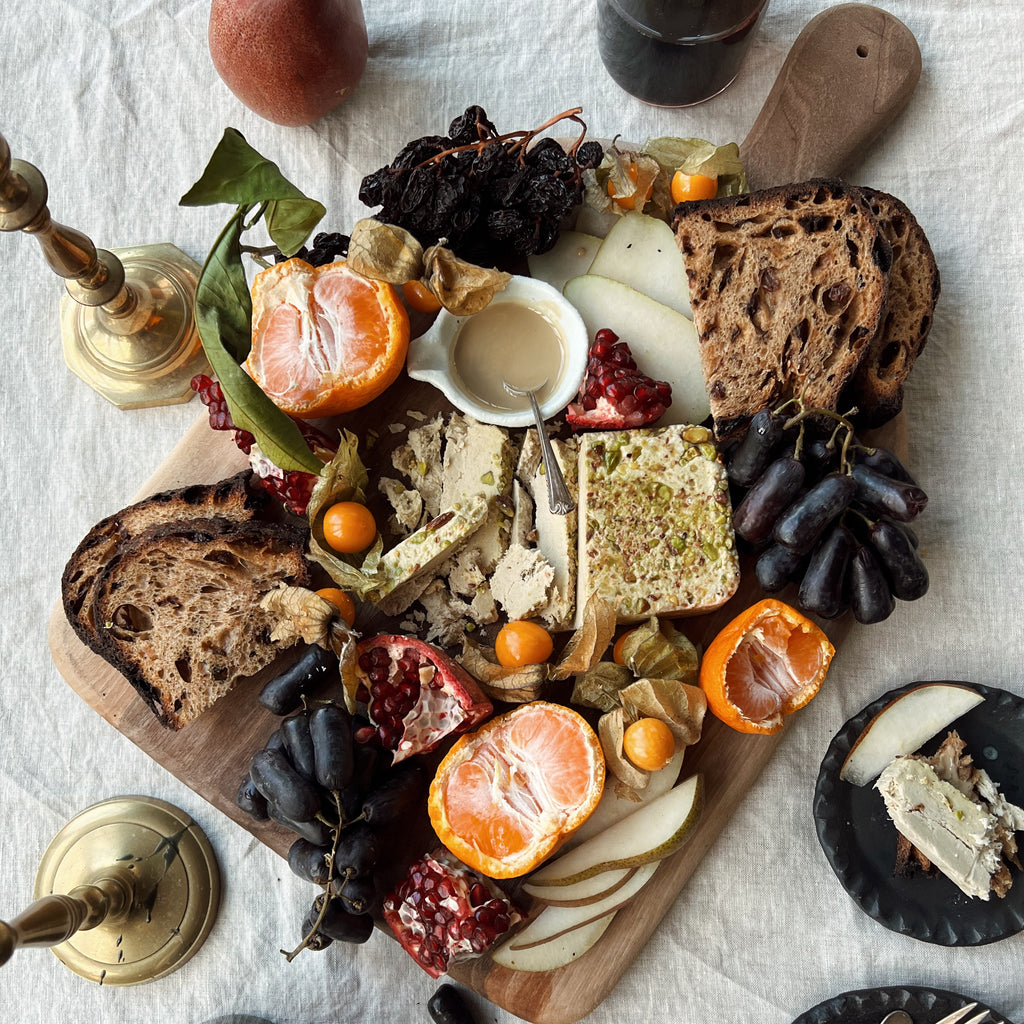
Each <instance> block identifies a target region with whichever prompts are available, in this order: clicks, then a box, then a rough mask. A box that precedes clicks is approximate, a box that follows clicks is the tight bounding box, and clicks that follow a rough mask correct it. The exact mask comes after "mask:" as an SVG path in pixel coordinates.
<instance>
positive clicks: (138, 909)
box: [0, 796, 220, 985]
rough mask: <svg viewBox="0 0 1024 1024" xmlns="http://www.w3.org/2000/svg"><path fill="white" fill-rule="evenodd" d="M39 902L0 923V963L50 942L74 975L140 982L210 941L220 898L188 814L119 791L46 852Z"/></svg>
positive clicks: (203, 841)
mask: <svg viewBox="0 0 1024 1024" xmlns="http://www.w3.org/2000/svg"><path fill="white" fill-rule="evenodd" d="M34 895H35V897H36V902H35V903H33V904H32V905H31V906H30V907H29V908H28V909H27V910H25V911H24V912H23V913H21V914H19V915H18V916H17V917H16V918H15V919H14V920H13V921H11V922H10V923H9V924H8V923H6V922H4V921H0V964H3V963H6V962H7V960H8V959H10V957H11V955H12V954H13V952H14V950H15V949H18V948H19V947H21V946H51V947H52V948H53V951H54V953H55V954H56V955H57V957H58V959H59V960H61V962H62V963H64V964H65V965H66V966H67V967H69V968H71V970H73V971H74V972H75V973H76V974H80V975H81V976H82V977H84V978H88V979H89V980H90V981H95V982H98V983H100V984H103V985H137V984H141V983H142V982H145V981H154V980H155V979H157V978H162V977H164V976H165V975H167V974H170V973H171V972H172V971H174V970H177V968H179V967H180V966H181V965H182V964H183V963H185V961H186V960H188V959H189V958H190V957H191V956H192V955H193V954H194V953H195V952H196V950H198V949H199V947H200V946H201V945H202V944H203V942H204V941H205V940H206V936H207V935H208V934H209V932H210V929H211V928H212V927H213V921H214V918H215V917H216V914H217V908H218V905H219V903H220V872H219V870H218V867H217V861H216V859H215V857H214V854H213V849H212V848H211V846H210V843H209V840H208V839H207V838H206V835H205V834H204V833H203V832H202V830H201V829H200V828H199V826H198V825H197V824H196V823H195V822H194V821H193V820H192V819H191V818H190V817H189V816H188V815H187V814H185V812H184V811H182V810H179V809H178V808H177V807H174V806H172V805H171V804H168V803H165V802H164V801H162V800H156V799H153V798H152V797H141V796H135V797H118V798H116V799H113V800H107V801H104V802H103V803H100V804H96V805H95V806H93V807H90V808H89V809H88V810H85V811H83V812H82V813H81V814H79V815H78V816H77V817H75V818H73V819H72V820H71V821H69V822H68V824H67V825H65V826H64V828H63V829H61V831H60V832H59V833H58V834H57V836H56V837H55V838H54V840H53V842H52V843H51V844H50V846H49V847H48V848H47V850H46V852H45V853H44V854H43V859H42V862H41V864H40V866H39V873H38V874H37V875H36V884H35V893H34Z"/></svg>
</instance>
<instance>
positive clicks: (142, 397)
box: [60, 243, 209, 409]
mask: <svg viewBox="0 0 1024 1024" xmlns="http://www.w3.org/2000/svg"><path fill="white" fill-rule="evenodd" d="M99 253H100V255H101V256H106V255H112V256H114V257H115V258H116V259H117V260H118V261H119V262H120V263H121V265H122V266H123V268H124V275H125V284H124V288H123V290H122V294H121V297H120V298H116V299H115V300H114V301H113V302H111V303H108V304H105V305H101V306H90V305H83V304H82V302H81V300H80V299H79V298H76V297H74V295H73V294H72V293H71V289H70V288H69V289H68V292H69V293H68V294H67V295H65V296H64V297H63V298H62V299H61V304H60V323H61V338H62V342H63V346H64V362H65V363H67V366H68V369H70V370H71V371H72V372H73V373H74V374H76V375H77V376H78V377H80V378H81V379H82V380H84V381H85V383H86V384H88V385H89V387H91V388H92V389H93V390H94V391H96V392H98V393H99V394H101V395H102V396H103V397H104V398H106V399H107V401H109V402H112V403H113V404H114V405H116V406H117V407H118V408H120V409H143V408H148V407H150V406H156V405H173V404H175V403H179V402H187V401H188V400H189V399H190V398H191V397H192V394H193V392H192V389H191V387H189V381H191V379H192V377H193V376H194V375H195V374H196V373H200V372H203V371H206V372H208V367H209V364H208V363H207V361H206V356H205V354H204V353H203V348H202V343H201V342H200V340H199V332H198V331H197V330H196V327H195V322H194V320H193V301H194V297H195V292H196V282H197V281H198V280H199V270H200V266H199V264H198V263H197V262H196V261H195V260H193V259H192V258H191V257H190V256H187V255H186V254H185V253H183V252H182V251H181V250H180V249H179V248H178V247H177V246H175V245H171V244H170V243H163V244H158V245H140V246H136V247H134V248H130V249H114V250H113V252H112V253H110V254H107V253H105V252H104V251H103V250H99Z"/></svg>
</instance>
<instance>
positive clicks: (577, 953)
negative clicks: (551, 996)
mask: <svg viewBox="0 0 1024 1024" xmlns="http://www.w3.org/2000/svg"><path fill="white" fill-rule="evenodd" d="M546 912H547V910H544V911H541V913H540V915H539V916H538V918H537V920H540V918H541V917H543V916H544V914H545V913H546ZM614 916H615V911H614V910H613V911H612V912H611V913H609V914H605V915H603V916H602V917H596V918H591V919H589V920H587V921H584V922H583V923H582V924H579V925H577V926H576V927H575V928H570V929H569V930H568V931H563V932H561V933H560V934H558V935H553V936H552V937H551V938H548V939H545V940H544V941H542V942H540V943H539V944H538V945H535V946H529V947H527V948H526V949H512V948H511V946H510V945H509V942H506V943H504V944H503V945H501V946H498V947H497V948H496V949H493V950H491V959H492V960H493V961H494V962H495V963H496V964H500V965H501V966H502V967H508V968H509V969H510V970H513V971H553V970H555V969H557V968H559V967H565V966H566V965H567V964H571V963H572V962H573V961H574V960H578V959H579V958H580V957H581V956H583V954H584V953H586V951H587V950H588V949H590V947H591V946H593V945H594V943H595V942H597V940H598V939H599V938H601V936H602V935H604V933H605V932H606V931H607V930H608V925H610V924H611V923H612V918H613V917H614ZM545 923H546V922H545ZM531 927H532V924H531V925H527V926H526V928H525V929H524V930H523V931H522V932H519V933H518V934H519V935H523V934H525V933H526V932H528V931H529V929H530V928H531ZM509 941H511V940H509Z"/></svg>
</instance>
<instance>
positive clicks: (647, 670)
mask: <svg viewBox="0 0 1024 1024" xmlns="http://www.w3.org/2000/svg"><path fill="white" fill-rule="evenodd" d="M622 661H623V664H625V665H627V666H628V667H629V668H630V669H631V670H632V672H633V674H634V675H635V676H637V677H638V678H644V677H647V678H652V679H678V680H680V681H681V682H684V683H689V684H692V685H696V683H697V676H698V670H699V667H700V658H699V657H698V654H697V648H696V647H694V645H693V644H692V643H691V642H690V641H689V640H688V639H687V637H685V636H684V635H683V634H682V633H680V632H679V630H677V629H676V628H675V627H674V626H673V625H672V624H671V623H670V622H659V621H658V619H657V618H655V617H653V616H652V617H651V618H650V619H648V620H647V621H646V622H644V623H642V624H641V625H639V626H637V627H636V629H634V630H632V631H631V632H630V633H629V634H628V635H627V636H626V638H625V639H624V640H623V641H622Z"/></svg>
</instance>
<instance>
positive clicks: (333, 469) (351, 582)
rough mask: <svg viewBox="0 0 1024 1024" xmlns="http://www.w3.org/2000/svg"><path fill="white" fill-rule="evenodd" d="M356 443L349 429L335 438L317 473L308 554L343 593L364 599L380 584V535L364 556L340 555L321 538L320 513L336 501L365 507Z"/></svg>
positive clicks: (310, 510) (308, 510)
mask: <svg viewBox="0 0 1024 1024" xmlns="http://www.w3.org/2000/svg"><path fill="white" fill-rule="evenodd" d="M358 449H359V440H358V438H357V437H356V436H355V434H353V433H352V432H351V431H350V430H345V431H343V432H342V434H341V436H340V437H339V438H338V452H337V454H336V455H335V456H334V458H333V459H331V461H330V462H329V463H328V464H327V465H326V466H324V468H323V469H322V470H321V471H320V476H319V478H318V479H317V482H316V485H315V486H314V487H313V494H312V495H311V497H310V499H309V504H308V505H307V506H306V516H307V518H308V519H309V555H310V558H312V559H313V561H315V562H317V563H318V564H319V565H321V566H323V568H324V569H326V571H327V573H328V574H329V575H330V577H331V579H332V580H333V581H334V582H335V583H336V584H337V585H338V586H339V587H341V589H342V590H349V591H352V592H353V593H355V594H357V595H358V596H360V597H364V596H365V595H366V594H368V593H369V592H370V591H371V590H373V589H374V588H375V587H377V586H378V585H379V583H380V573H379V571H378V567H379V565H380V556H381V553H382V552H383V550H384V541H383V539H382V538H381V536H380V534H379V533H378V534H377V539H376V540H375V541H374V543H373V546H372V547H371V548H370V550H369V551H368V552H367V553H366V554H365V555H341V554H338V552H336V551H334V550H333V549H332V548H331V546H330V545H329V544H328V543H327V541H326V540H325V539H324V530H323V513H324V512H326V511H327V509H329V508H330V507H331V506H332V505H334V504H337V502H339V501H358V502H361V503H362V504H364V505H365V504H366V487H367V486H368V484H369V474H368V473H367V472H366V467H365V466H364V465H363V463H362V460H361V459H360V458H359V451H358Z"/></svg>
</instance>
